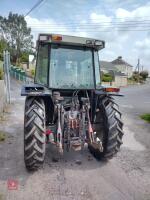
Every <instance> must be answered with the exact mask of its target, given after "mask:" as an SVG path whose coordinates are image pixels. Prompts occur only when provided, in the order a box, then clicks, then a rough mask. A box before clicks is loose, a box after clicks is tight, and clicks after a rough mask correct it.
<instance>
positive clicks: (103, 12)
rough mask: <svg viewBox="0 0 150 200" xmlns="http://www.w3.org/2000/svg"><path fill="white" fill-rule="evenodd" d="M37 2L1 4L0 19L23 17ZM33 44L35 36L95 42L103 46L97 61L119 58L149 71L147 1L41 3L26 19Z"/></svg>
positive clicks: (48, 0) (149, 5)
mask: <svg viewBox="0 0 150 200" xmlns="http://www.w3.org/2000/svg"><path fill="white" fill-rule="evenodd" d="M37 1H38V0H25V1H21V0H0V15H2V16H6V17H7V16H8V14H9V12H10V11H11V12H13V13H19V14H22V15H25V14H26V13H27V12H28V11H29V10H30V9H31V8H32V7H33V6H34V5H35V4H36V3H37ZM25 19H26V21H27V24H28V26H29V27H31V29H32V34H33V36H34V41H35V40H36V39H37V36H38V33H43V32H46V33H59V34H66V35H76V36H84V37H91V38H97V39H100V40H104V41H105V42H106V44H105V49H103V50H101V51H100V53H99V57H100V60H105V61H112V60H114V59H116V58H117V57H118V56H122V58H123V59H124V60H125V61H126V62H128V63H129V64H131V65H133V67H134V68H133V69H135V67H136V65H137V62H138V58H139V59H140V64H141V66H143V67H144V69H148V70H149V71H150V1H148V0H124V1H122V0H69V1H67V0H54V1H53V0H43V2H42V3H41V4H40V5H39V6H38V7H37V8H36V9H34V10H33V11H32V12H31V13H30V14H29V15H28V16H27V17H26V18H25Z"/></svg>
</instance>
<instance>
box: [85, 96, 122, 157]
mask: <svg viewBox="0 0 150 200" xmlns="http://www.w3.org/2000/svg"><path fill="white" fill-rule="evenodd" d="M93 128H94V131H95V132H96V135H97V137H98V138H99V139H100V140H101V141H102V144H103V152H100V151H99V150H97V149H94V148H93V147H92V146H91V145H90V144H89V145H88V148H89V150H90V152H91V153H92V154H93V155H94V157H95V158H96V159H98V160H100V159H111V158H112V157H113V156H114V155H116V154H117V152H118V151H119V149H120V146H121V144H122V137H123V134H124V133H123V122H122V121H121V112H120V111H119V110H118V105H117V104H116V103H115V102H114V99H113V98H112V97H108V96H106V97H103V98H102V99H100V102H99V110H98V112H97V113H96V119H95V122H94V124H93Z"/></svg>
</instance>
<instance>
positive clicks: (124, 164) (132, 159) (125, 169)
mask: <svg viewBox="0 0 150 200" xmlns="http://www.w3.org/2000/svg"><path fill="white" fill-rule="evenodd" d="M11 88H12V105H10V106H9V108H8V109H7V112H6V113H5V118H4V119H3V121H1V122H0V131H3V132H5V133H6V135H7V138H6V141H5V142H1V143H0V200H1V199H7V200H20V199H23V200H41V199H42V200H72V199H74V200H150V125H149V124H147V123H146V122H144V121H142V120H141V119H140V118H139V115H140V114H142V113H145V112H148V111H149V112H150V85H143V86H134V87H130V88H123V89H122V93H124V94H125V97H120V98H117V101H118V102H119V103H120V105H121V110H122V111H123V114H124V115H123V116H124V117H123V119H124V123H125V126H124V130H125V136H124V144H123V146H122V148H121V151H120V152H119V153H118V155H117V157H115V158H114V159H112V160H111V161H109V162H98V161H96V160H95V159H94V158H93V157H92V156H90V153H89V152H88V150H87V149H85V151H84V153H83V154H81V153H79V152H70V153H66V154H65V155H64V156H61V155H59V154H58V153H57V151H56V149H55V148H51V147H50V146H48V147H47V154H46V161H45V164H44V166H43V169H41V170H39V171H37V172H35V173H28V172H27V171H26V169H25V166H24V161H23V110H24V98H22V97H20V96H19V93H20V85H19V84H18V83H16V82H15V81H12V84H11ZM54 156H55V157H57V158H59V159H58V162H53V161H52V158H53V157H54ZM76 160H81V164H80V165H79V164H76ZM10 180H15V181H17V182H18V188H17V189H16V190H10V188H9V187H8V185H7V184H8V182H10Z"/></svg>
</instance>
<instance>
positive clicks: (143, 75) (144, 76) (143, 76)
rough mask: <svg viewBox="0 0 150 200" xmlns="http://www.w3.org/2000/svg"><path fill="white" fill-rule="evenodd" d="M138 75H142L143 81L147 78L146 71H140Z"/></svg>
mask: <svg viewBox="0 0 150 200" xmlns="http://www.w3.org/2000/svg"><path fill="white" fill-rule="evenodd" d="M140 76H142V78H143V80H144V81H145V80H146V79H147V78H148V71H141V72H140Z"/></svg>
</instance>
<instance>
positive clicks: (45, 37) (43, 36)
mask: <svg viewBox="0 0 150 200" xmlns="http://www.w3.org/2000/svg"><path fill="white" fill-rule="evenodd" d="M39 40H40V41H46V40H47V35H40V38H39Z"/></svg>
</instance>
